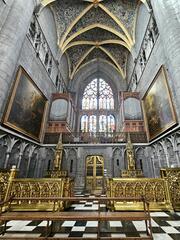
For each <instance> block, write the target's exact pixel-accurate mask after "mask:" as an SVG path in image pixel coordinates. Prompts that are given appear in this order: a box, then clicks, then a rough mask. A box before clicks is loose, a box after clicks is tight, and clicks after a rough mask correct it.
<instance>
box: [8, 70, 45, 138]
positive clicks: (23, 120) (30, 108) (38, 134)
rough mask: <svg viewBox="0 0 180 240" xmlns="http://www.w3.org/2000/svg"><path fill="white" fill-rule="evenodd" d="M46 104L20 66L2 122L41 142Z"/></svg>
mask: <svg viewBox="0 0 180 240" xmlns="http://www.w3.org/2000/svg"><path fill="white" fill-rule="evenodd" d="M47 106H48V100H47V98H46V97H45V96H44V95H43V93H42V92H41V90H40V89H39V88H38V87H37V85H36V84H35V83H34V82H33V80H32V79H31V77H30V76H29V75H28V74H27V72H26V71H25V70H24V68H23V67H21V66H20V67H19V69H18V71H17V75H16V79H15V82H14V86H13V89H12V92H11V96H10V98H9V101H8V105H7V109H6V112H5V115H4V121H3V124H4V125H6V126H8V127H9V128H12V129H13V130H16V131H18V132H20V133H22V134H24V135H26V136H28V137H30V138H32V139H34V140H36V141H39V142H41V140H42V133H43V127H44V122H45V116H46V110H47Z"/></svg>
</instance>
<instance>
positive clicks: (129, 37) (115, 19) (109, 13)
mask: <svg viewBox="0 0 180 240" xmlns="http://www.w3.org/2000/svg"><path fill="white" fill-rule="evenodd" d="M99 7H100V8H101V9H102V10H103V11H104V12H105V13H106V14H107V15H109V16H110V17H111V18H112V19H113V20H114V22H115V23H117V25H118V26H119V27H120V28H121V29H122V30H123V32H124V33H125V35H126V36H127V39H128V40H129V43H130V44H131V45H133V44H134V42H133V39H132V37H131V35H130V33H129V32H128V30H127V28H126V27H125V26H124V24H123V23H122V22H121V21H120V20H119V19H118V18H117V17H116V16H115V15H114V14H113V13H112V12H110V11H109V10H108V9H107V8H106V7H105V6H104V5H103V4H101V3H100V4H99Z"/></svg>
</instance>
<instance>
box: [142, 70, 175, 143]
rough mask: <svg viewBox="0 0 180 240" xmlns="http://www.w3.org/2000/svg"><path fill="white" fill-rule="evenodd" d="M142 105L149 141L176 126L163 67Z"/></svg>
mask: <svg viewBox="0 0 180 240" xmlns="http://www.w3.org/2000/svg"><path fill="white" fill-rule="evenodd" d="M142 103H143V112H144V119H145V125H146V129H147V135H148V140H149V141H151V140H153V139H154V138H156V137H158V136H159V135H160V134H162V133H163V132H165V131H167V130H168V129H169V128H171V127H173V126H174V125H175V124H177V119H176V113H175V109H174V106H173V102H172V98H171V93H170V89H169V86H168V82H167V74H166V71H165V68H164V66H161V68H160V69H159V71H158V73H157V74H156V76H155V78H154V80H153V82H152V83H151V85H150V87H149V88H148V90H147V92H146V94H145V95H144V97H143V99H142Z"/></svg>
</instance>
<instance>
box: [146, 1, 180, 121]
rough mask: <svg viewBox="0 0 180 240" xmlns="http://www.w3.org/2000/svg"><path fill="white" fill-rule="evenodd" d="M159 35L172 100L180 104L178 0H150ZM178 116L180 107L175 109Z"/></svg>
mask: <svg viewBox="0 0 180 240" xmlns="http://www.w3.org/2000/svg"><path fill="white" fill-rule="evenodd" d="M151 4H152V8H153V12H154V15H155V19H156V22H157V26H158V29H159V33H160V37H161V40H162V44H163V47H164V52H165V54H166V57H167V66H168V72H169V75H170V79H172V82H170V81H169V82H170V85H171V87H172V90H173V92H174V96H175V99H173V100H174V102H175V103H176V106H180V81H179V79H180V41H179V35H180V14H179V12H180V1H177V0H158V1H156V0H151ZM176 110H177V114H178V116H179V118H180V108H179V109H177V107H176Z"/></svg>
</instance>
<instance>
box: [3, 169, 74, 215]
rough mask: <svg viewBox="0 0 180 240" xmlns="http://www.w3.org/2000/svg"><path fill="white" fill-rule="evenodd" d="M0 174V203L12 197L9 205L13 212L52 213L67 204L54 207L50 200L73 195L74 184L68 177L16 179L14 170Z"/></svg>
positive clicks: (57, 204) (52, 201)
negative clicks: (41, 211)
mask: <svg viewBox="0 0 180 240" xmlns="http://www.w3.org/2000/svg"><path fill="white" fill-rule="evenodd" d="M0 174H1V175H0V188H1V189H0V190H2V191H1V192H0V196H1V201H7V200H8V199H9V197H10V196H14V198H16V200H13V201H12V204H11V206H12V209H13V210H26V211H27V210H29V211H39V210H43V211H52V210H57V209H59V208H60V210H62V209H63V208H64V207H65V206H66V205H67V203H66V205H63V203H56V204H55V205H54V203H55V202H54V200H50V199H51V198H56V197H57V198H58V197H71V196H72V195H73V183H74V182H73V180H72V179H70V178H69V177H62V178H34V179H33V178H16V174H17V170H16V168H12V169H11V170H10V171H9V172H8V173H4V172H0ZM23 198H24V199H23ZM48 198H49V199H48ZM17 199H19V200H17ZM5 209H6V206H5ZM5 209H4V210H5Z"/></svg>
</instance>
